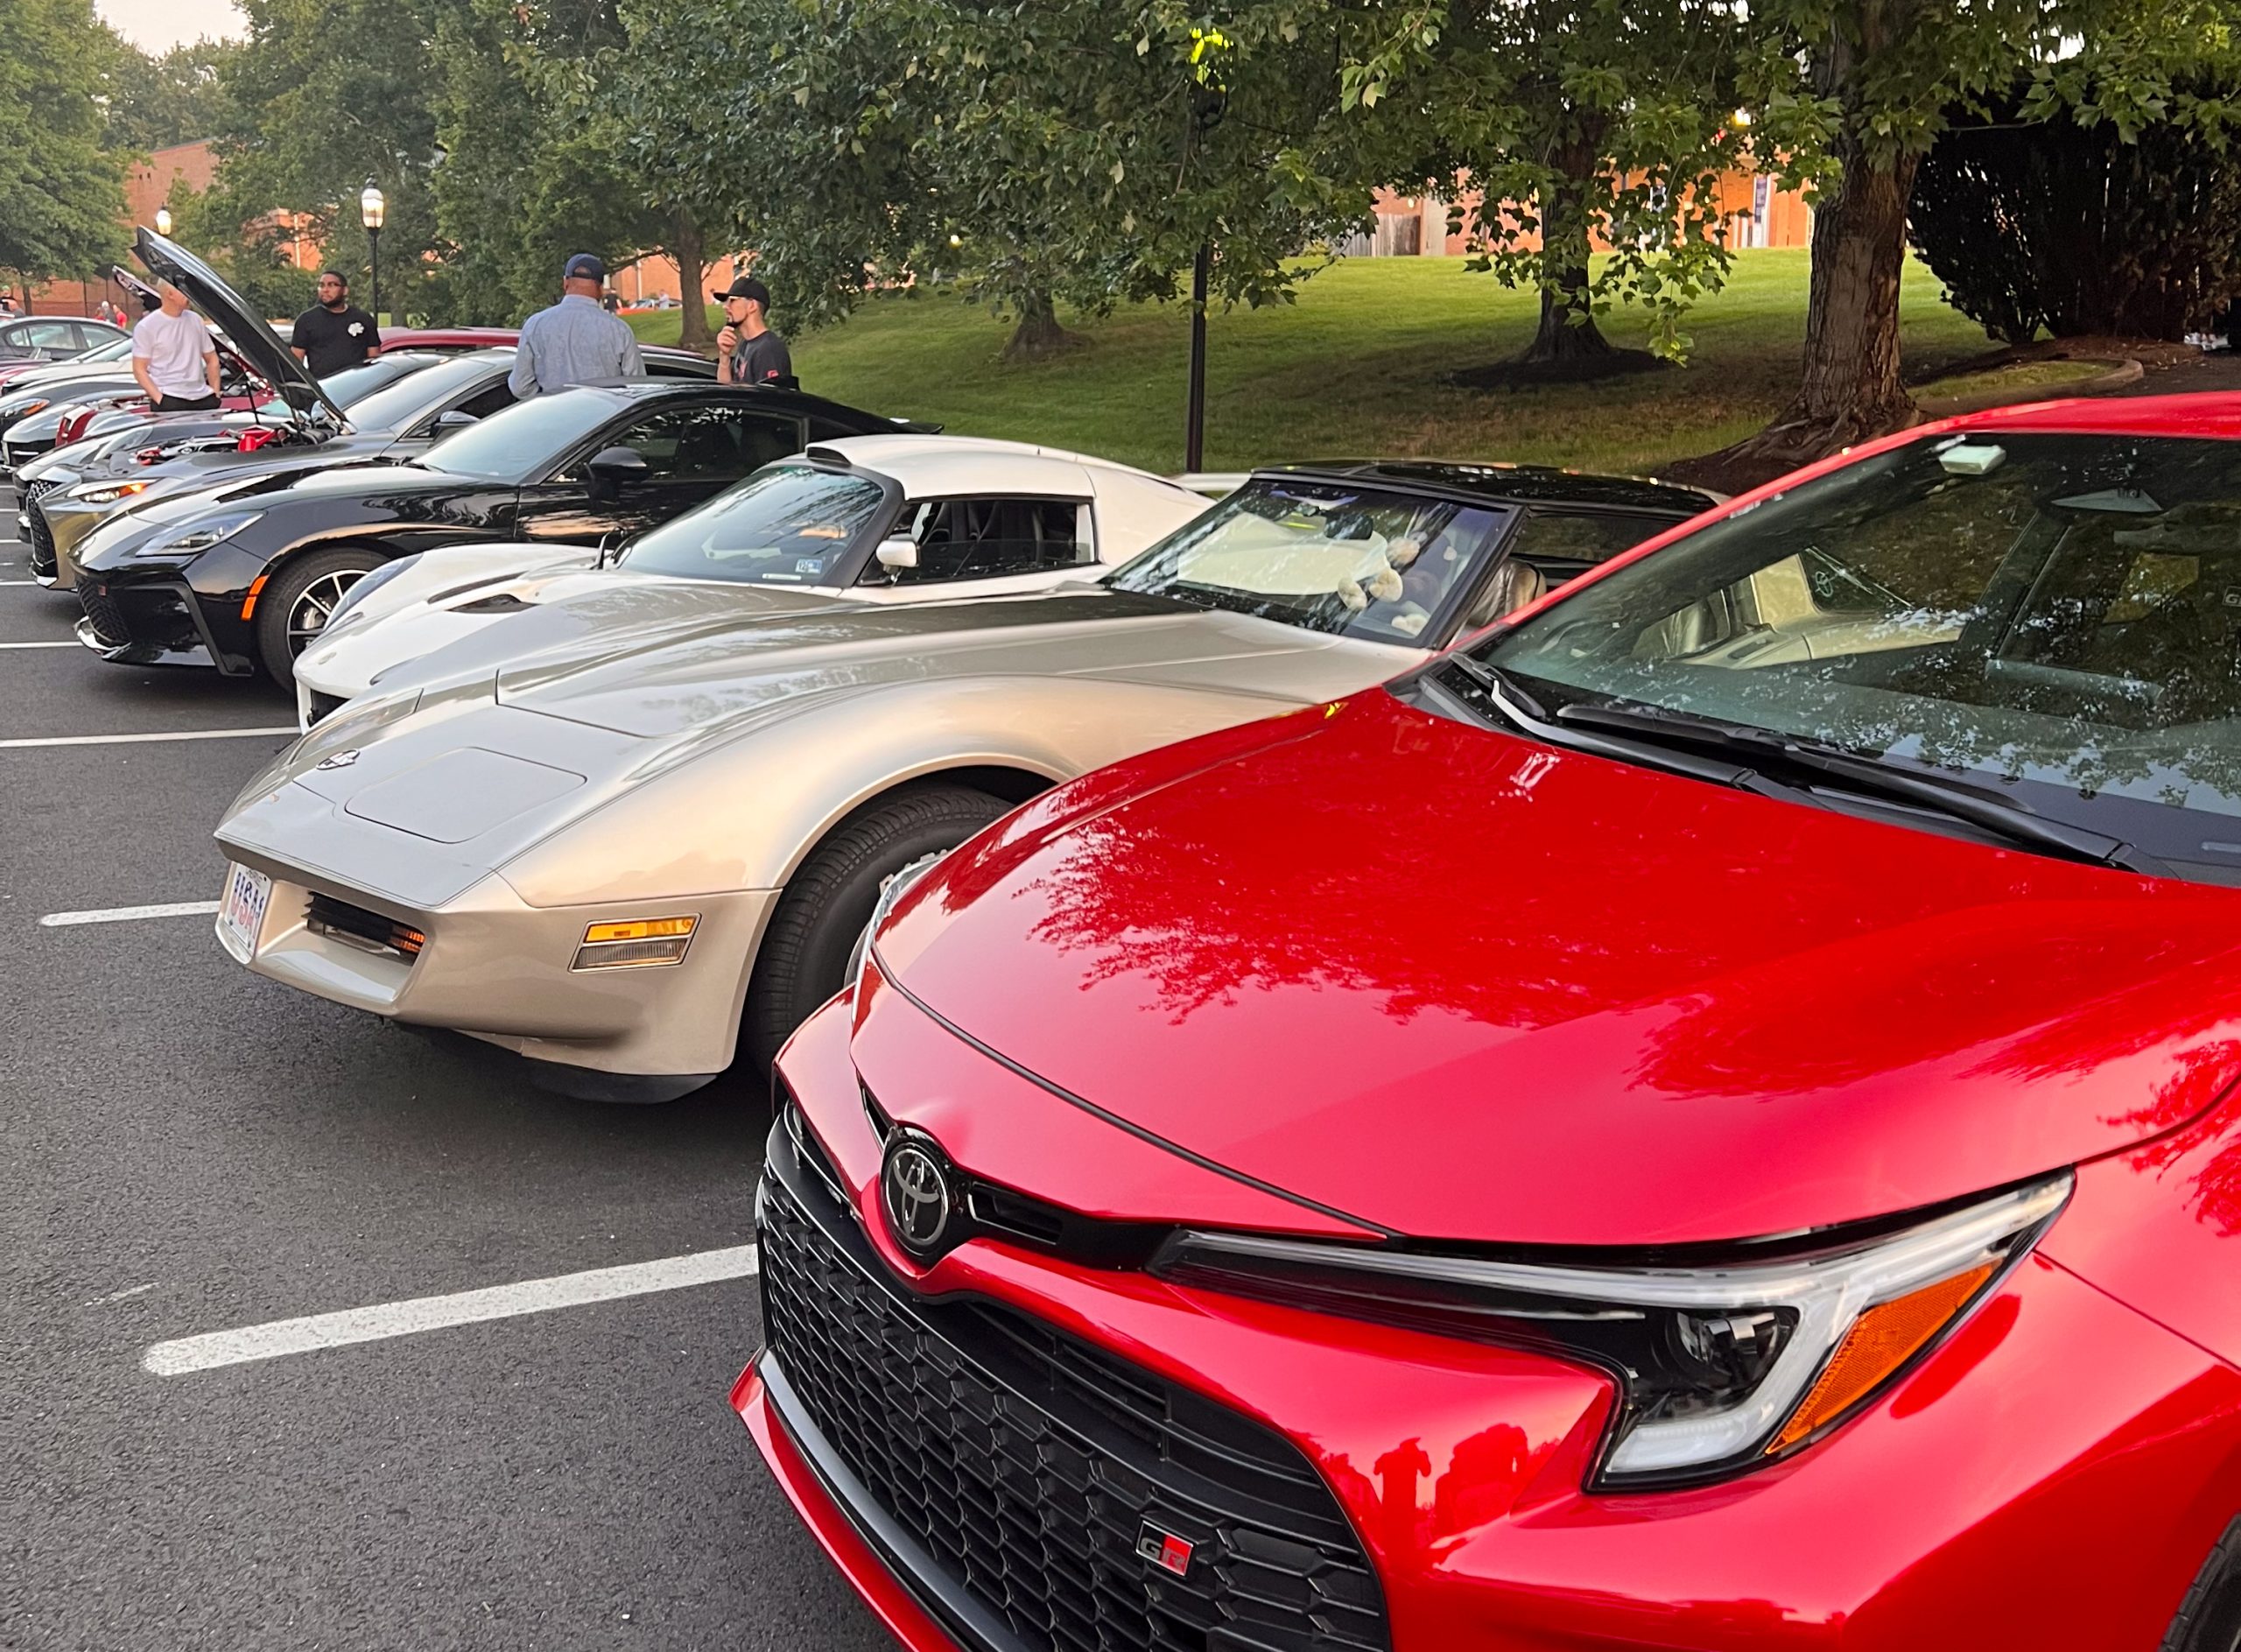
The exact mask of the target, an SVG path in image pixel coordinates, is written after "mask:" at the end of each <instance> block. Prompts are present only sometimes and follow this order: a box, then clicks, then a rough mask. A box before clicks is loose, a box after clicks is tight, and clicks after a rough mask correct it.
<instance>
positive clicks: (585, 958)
mask: <svg viewBox="0 0 2241 1652" xmlns="http://www.w3.org/2000/svg"><path fill="white" fill-rule="evenodd" d="M699 923H700V920H699V918H698V917H636V918H625V919H618V920H616V921H615V922H614V923H608V924H591V925H590V926H588V927H587V929H586V930H585V931H584V939H583V945H581V946H579V947H577V948H576V961H575V962H574V963H573V964H572V965H571V966H570V967H571V968H572V969H643V968H645V967H648V966H650V965H655V964H681V963H683V962H684V961H685V948H686V947H688V946H691V945H692V931H693V930H694V929H696V928H697V927H699Z"/></svg>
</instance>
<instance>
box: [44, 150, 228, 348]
mask: <svg viewBox="0 0 2241 1652" xmlns="http://www.w3.org/2000/svg"><path fill="white" fill-rule="evenodd" d="M217 175H218V158H217V157H216V156H215V155H214V154H213V153H212V152H211V150H210V145H209V144H208V143H207V141H204V142H198V143H193V144H173V145H172V147H170V148H169V149H159V150H158V151H155V152H154V153H153V154H151V156H149V157H148V159H147V161H146V163H145V164H144V165H138V166H135V167H134V168H133V169H132V170H131V171H130V172H127V173H126V174H125V177H124V231H125V234H124V235H123V236H120V237H119V246H118V250H119V252H120V253H121V252H122V251H123V243H124V241H125V240H126V239H128V238H129V237H130V234H131V230H132V226H134V225H135V224H152V223H154V222H155V221H156V208H157V207H160V206H162V205H163V204H164V203H165V201H167V200H170V199H171V194H172V186H174V185H175V184H177V183H179V181H181V180H182V179H184V180H185V182H186V186H187V187H188V188H189V189H192V190H195V191H197V192H198V193H199V192H200V191H202V190H205V189H207V188H209V187H210V183H211V180H212V179H214V178H216V177H217ZM102 299H108V300H109V302H110V303H111V304H114V305H116V306H118V307H119V308H121V309H123V311H124V313H126V315H127V316H128V317H130V316H137V315H138V314H139V313H140V312H139V309H138V307H137V306H135V305H133V304H131V303H129V302H128V301H127V295H126V293H125V291H124V289H123V287H121V286H119V285H117V284H116V282H114V281H50V282H48V283H47V284H46V285H44V286H40V287H34V288H32V295H31V309H32V313H35V314H39V315H91V314H92V313H94V306H95V305H96V304H99V303H100V302H101V301H102Z"/></svg>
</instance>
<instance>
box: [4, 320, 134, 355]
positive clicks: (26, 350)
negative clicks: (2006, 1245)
mask: <svg viewBox="0 0 2241 1652" xmlns="http://www.w3.org/2000/svg"><path fill="white" fill-rule="evenodd" d="M123 336H125V334H124V329H123V327H112V326H111V325H110V324H109V323H108V322H107V321H100V320H95V319H94V318H93V317H91V316H77V315H25V316H17V317H15V318H13V319H0V368H5V367H9V366H12V365H14V364H15V363H17V362H67V361H68V360H70V359H71V358H72V357H74V356H80V355H84V354H85V353H86V352H87V351H88V350H93V349H99V348H101V347H102V345H104V344H108V343H111V342H113V341H116V340H117V339H120V338H123Z"/></svg>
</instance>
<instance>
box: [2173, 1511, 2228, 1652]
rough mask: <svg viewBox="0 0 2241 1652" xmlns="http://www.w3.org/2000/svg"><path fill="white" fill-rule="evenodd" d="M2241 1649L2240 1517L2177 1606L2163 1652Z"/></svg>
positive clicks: (2209, 1651)
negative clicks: (2176, 1613) (2177, 1610)
mask: <svg viewBox="0 0 2241 1652" xmlns="http://www.w3.org/2000/svg"><path fill="white" fill-rule="evenodd" d="M2237 1649H2241V1515H2237V1516H2235V1518H2234V1521H2233V1523H2232V1524H2231V1525H2230V1526H2228V1527H2227V1528H2226V1529H2225V1536H2223V1537H2221V1538H2219V1539H2218V1541H2217V1547H2216V1548H2215V1549H2213V1550H2210V1552H2209V1559H2208V1560H2206V1561H2204V1562H2203V1563H2202V1571H2201V1572H2200V1573H2199V1574H2197V1575H2196V1577H2195V1586H2194V1587H2193V1588H2191V1589H2189V1590H2188V1591H2187V1598H2186V1599H2185V1600H2183V1601H2182V1602H2181V1603H2180V1606H2179V1615H2178V1616H2177V1617H2176V1618H2174V1619H2173V1620H2171V1628H2170V1632H2169V1633H2168V1634H2166V1635H2165V1636H2164V1637H2163V1648H2162V1652H2237Z"/></svg>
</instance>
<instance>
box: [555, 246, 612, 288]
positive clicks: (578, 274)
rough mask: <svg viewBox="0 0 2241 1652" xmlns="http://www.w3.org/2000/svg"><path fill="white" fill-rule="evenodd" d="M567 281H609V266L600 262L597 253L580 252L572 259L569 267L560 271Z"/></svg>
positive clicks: (562, 277)
mask: <svg viewBox="0 0 2241 1652" xmlns="http://www.w3.org/2000/svg"><path fill="white" fill-rule="evenodd" d="M560 276H561V279H563V280H565V281H600V282H604V281H605V280H606V279H607V265H606V264H602V263H601V262H600V256H599V254H597V253H595V252H580V253H578V254H576V255H575V257H572V258H570V259H569V260H568V263H567V267H566V268H565V269H563V270H562V271H560Z"/></svg>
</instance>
